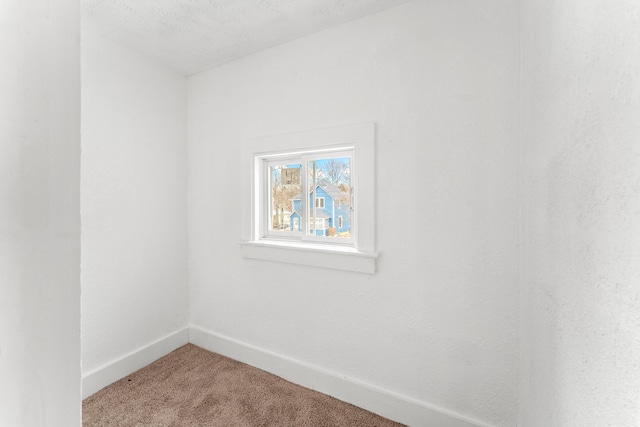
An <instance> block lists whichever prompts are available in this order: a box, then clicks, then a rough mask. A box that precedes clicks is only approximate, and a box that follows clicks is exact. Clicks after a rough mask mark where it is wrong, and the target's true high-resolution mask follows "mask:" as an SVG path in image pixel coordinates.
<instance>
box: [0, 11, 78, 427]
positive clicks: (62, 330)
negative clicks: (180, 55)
mask: <svg viewBox="0 0 640 427" xmlns="http://www.w3.org/2000/svg"><path fill="white" fill-rule="evenodd" d="M79 22H80V20H79V4H78V2H73V1H71V2H70V1H56V0H50V1H38V2H35V1H25V0H8V1H3V2H1V3H0V94H1V95H0V425H3V426H43V425H50V426H74V425H76V426H77V425H80V206H79V205H80V119H79V118H80V48H79V42H78V40H79V32H80V29H79Z"/></svg>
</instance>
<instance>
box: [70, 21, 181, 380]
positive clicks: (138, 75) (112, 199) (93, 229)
mask: <svg viewBox="0 0 640 427" xmlns="http://www.w3.org/2000/svg"><path fill="white" fill-rule="evenodd" d="M185 96H186V82H185V78H184V76H182V75H180V74H177V73H175V72H173V71H170V70H168V69H167V68H164V67H161V66H159V65H157V64H155V63H153V62H151V61H149V60H147V59H145V58H143V57H142V56H140V55H138V54H136V53H134V52H132V51H130V50H128V49H126V48H123V47H120V46H117V45H115V44H113V43H111V42H108V41H106V40H104V39H101V38H100V37H98V36H95V35H93V34H92V33H90V32H89V31H83V32H82V359H83V361H82V364H83V374H85V375H86V374H87V373H90V372H92V371H94V370H96V369H99V368H100V367H102V366H103V365H105V364H108V363H111V362H113V361H114V360H116V359H118V358H121V357H123V356H126V355H127V354H128V353H130V352H133V351H136V350H138V349H139V348H141V347H143V346H146V345H148V344H150V343H152V342H153V341H155V340H158V339H160V338H163V337H165V336H166V335H168V334H171V333H173V332H175V331H177V330H179V329H180V328H184V327H185V326H186V325H187V320H188V291H187V286H188V283H187V282H188V280H187V228H186V221H187V213H186V212H187V211H186V209H187V196H186V188H187V187H186V185H187V184H186V179H187V163H186V162H187V151H186V98H185Z"/></svg>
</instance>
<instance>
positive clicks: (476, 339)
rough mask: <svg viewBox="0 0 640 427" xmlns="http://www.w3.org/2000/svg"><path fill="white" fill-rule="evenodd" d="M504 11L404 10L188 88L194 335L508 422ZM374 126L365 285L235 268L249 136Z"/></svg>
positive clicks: (241, 63)
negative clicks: (243, 153)
mask: <svg viewBox="0 0 640 427" xmlns="http://www.w3.org/2000/svg"><path fill="white" fill-rule="evenodd" d="M518 36H519V29H518V4H517V2H512V1H507V0H492V1H483V2H469V1H461V0H457V1H444V0H443V1H430V2H421V1H416V2H411V3H408V4H406V5H403V6H400V7H398V8H394V9H391V10H388V11H385V12H382V13H379V14H376V15H372V16H369V17H366V18H364V19H360V20H358V21H354V22H351V23H348V24H345V25H341V26H338V27H334V28H332V29H329V30H327V31H324V32H321V33H317V34H314V35H311V36H308V37H305V38H302V39H299V40H296V41H293V42H291V43H287V44H283V45H280V46H278V47H275V48H272V49H269V50H266V51H262V52H260V53H257V54H254V55H251V56H249V57H245V58H243V59H240V60H238V61H234V62H232V63H229V64H226V65H223V66H221V67H219V68H216V69H213V70H210V71H208V72H204V73H201V74H198V75H195V76H192V77H190V78H189V79H188V111H189V275H190V290H189V292H190V304H191V306H190V309H191V322H192V323H193V324H194V325H196V326H199V327H202V328H205V329H207V330H210V331H213V332H215V333H217V334H222V335H226V336H228V337H230V338H232V339H234V340H239V341H241V342H244V343H247V344H249V345H251V346H255V347H258V348H261V349H264V350H267V351H271V352H274V353H276V354H280V355H282V356H284V357H288V358H293V359H296V360H298V361H301V362H304V363H310V364H313V365H316V366H320V367H322V368H324V369H327V370H329V371H333V372H336V373H338V374H340V375H343V376H345V377H348V378H353V379H356V380H359V381H363V382H366V383H369V384H372V385H374V386H377V387H380V388H382V389H385V390H387V391H391V392H394V393H399V394H401V395H404V396H407V397H409V398H412V399H416V400H418V401H420V402H423V403H426V404H430V405H436V406H439V407H442V408H444V409H446V410H449V411H452V412H454V413H458V414H462V415H464V416H468V417H471V418H474V419H476V420H479V421H482V422H486V423H490V424H492V425H502V426H508V425H509V426H510V425H514V424H515V420H516V418H517V414H516V410H517V394H518V393H517V390H518V387H517V367H518V287H517V261H518V258H517V247H516V243H517V227H518V220H517V217H518V214H517V159H518V110H517V109H518V61H519V56H518V54H519V49H518V43H519V37H518ZM363 121H375V122H376V123H377V127H378V136H377V148H376V150H377V159H378V160H377V165H376V166H377V183H376V185H377V218H378V219H377V249H378V250H379V252H380V254H381V255H380V258H379V272H378V273H377V274H376V275H374V276H369V275H362V274H357V273H346V272H339V271H335V270H325V269H316V268H310V267H303V266H294V265H286V264H278V263H270V262H264V261H251V260H245V259H242V257H241V254H240V248H239V245H238V241H239V239H240V229H241V224H240V221H239V218H240V215H239V211H238V209H239V207H240V206H241V197H243V195H242V194H241V192H240V185H239V180H240V167H239V164H240V163H239V162H240V146H241V143H242V140H243V139H244V138H247V137H258V136H264V135H271V134H277V133H282V132H288V131H296V130H306V129H315V128H321V127H328V126H334V125H341V124H350V123H358V122H363Z"/></svg>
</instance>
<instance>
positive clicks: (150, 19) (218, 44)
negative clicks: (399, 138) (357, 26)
mask: <svg viewBox="0 0 640 427" xmlns="http://www.w3.org/2000/svg"><path fill="white" fill-rule="evenodd" d="M407 1H408V0H82V19H83V26H84V27H85V28H86V29H88V30H90V31H92V32H94V33H97V34H100V35H102V36H103V37H105V38H107V39H109V40H112V41H114V42H116V43H118V44H120V45H124V46H128V47H129V48H131V49H133V50H135V51H138V52H140V53H142V54H143V55H145V56H147V57H149V58H151V59H153V60H155V61H158V62H160V63H162V64H165V65H168V66H169V67H171V68H173V69H175V70H178V71H180V72H182V73H184V74H187V75H189V74H194V73H197V72H199V71H203V70H206V69H208V68H212V67H215V66H217V65H220V64H222V63H224V62H227V61H230V60H232V59H235V58H238V57H241V56H244V55H247V54H250V53H253V52H256V51H259V50H262V49H265V48H268V47H271V46H275V45H277V44H279V43H283V42H286V41H289V40H293V39H296V38H298V37H302V36H304V35H307V34H310V33H314V32H316V31H320V30H322V29H324V28H328V27H331V26H334V25H338V24H341V23H343V22H347V21H350V20H353V19H357V18H360V17H363V16H366V15H370V14H372V13H376V12H379V11H381V10H384V9H388V8H390V7H393V6H397V5H399V4H401V3H405V2H407Z"/></svg>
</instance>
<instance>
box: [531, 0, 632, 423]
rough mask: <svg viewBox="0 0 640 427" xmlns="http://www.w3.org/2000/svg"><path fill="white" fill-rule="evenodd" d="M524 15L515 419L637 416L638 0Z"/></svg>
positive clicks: (562, 5) (567, 3)
mask: <svg viewBox="0 0 640 427" xmlns="http://www.w3.org/2000/svg"><path fill="white" fill-rule="evenodd" d="M521 16H522V46H523V52H522V58H523V63H522V66H523V68H522V69H523V83H522V84H523V86H522V88H523V90H522V100H523V102H522V112H521V114H522V117H523V120H522V142H523V153H522V165H523V166H522V169H523V179H522V182H523V198H522V200H523V203H522V210H523V233H522V236H523V241H522V275H523V277H522V278H523V280H522V283H523V292H522V319H523V331H522V343H523V346H522V355H523V357H522V365H521V373H522V381H521V416H520V418H521V425H523V426H542V425H544V426H552V425H561V426H598V427H599V426H637V425H640V371H639V367H640V332H639V331H640V300H639V295H640V262H639V260H640V121H639V120H638V118H639V117H640V82H639V81H638V76H640V49H639V47H640V3H638V2H637V1H634V0H621V1H615V2H610V1H606V0H560V1H558V0H553V1H542V2H541V1H537V0H536V1H534V0H531V1H524V2H523V7H522V15H521Z"/></svg>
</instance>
